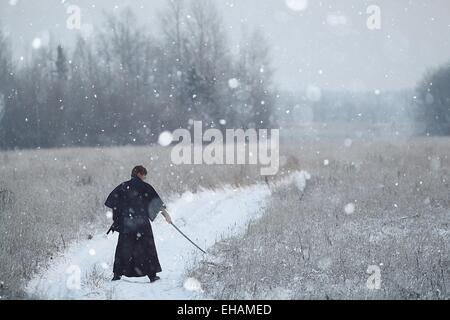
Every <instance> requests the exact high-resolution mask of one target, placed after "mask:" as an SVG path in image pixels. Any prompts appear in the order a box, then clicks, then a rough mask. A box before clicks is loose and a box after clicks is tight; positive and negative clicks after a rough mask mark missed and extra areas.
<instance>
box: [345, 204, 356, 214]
mask: <svg viewBox="0 0 450 320" xmlns="http://www.w3.org/2000/svg"><path fill="white" fill-rule="evenodd" d="M344 211H345V213H346V214H352V213H354V212H355V204H354V203H353V202H350V203H348V204H346V205H345V207H344Z"/></svg>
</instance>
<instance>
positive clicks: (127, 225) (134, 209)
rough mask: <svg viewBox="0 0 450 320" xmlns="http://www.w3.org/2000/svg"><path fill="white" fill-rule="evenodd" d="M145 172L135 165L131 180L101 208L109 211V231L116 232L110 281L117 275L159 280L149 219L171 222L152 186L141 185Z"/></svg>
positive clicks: (115, 190)
mask: <svg viewBox="0 0 450 320" xmlns="http://www.w3.org/2000/svg"><path fill="white" fill-rule="evenodd" d="M146 176H147V170H146V169H145V168H144V167H143V166H136V167H135V168H133V171H132V173H131V180H128V181H125V182H123V183H121V184H120V185H119V186H117V187H116V188H115V189H114V190H113V191H112V192H111V193H110V194H109V196H108V198H107V199H106V202H105V205H106V206H107V207H108V208H111V209H112V210H113V221H114V223H113V226H112V231H113V232H114V231H117V232H119V241H118V243H117V247H116V253H115V259H114V269H113V272H114V277H113V279H112V280H113V281H115V280H120V278H121V276H122V275H124V276H126V277H144V276H147V277H149V279H150V282H154V281H156V280H159V279H160V278H159V277H158V276H157V275H156V274H157V273H158V272H161V271H162V269H161V265H160V264H159V259H158V254H157V252H156V246H155V241H154V238H153V232H152V227H151V224H150V220H151V221H153V220H154V219H155V218H156V216H157V214H158V213H159V212H162V214H163V215H164V217H165V218H166V221H167V222H168V223H172V220H171V218H170V215H169V213H168V212H167V211H166V205H165V204H164V202H163V201H162V200H161V198H160V196H159V195H158V193H157V192H156V191H155V189H153V187H152V186H151V185H150V184H148V183H146V182H144V180H145V178H146Z"/></svg>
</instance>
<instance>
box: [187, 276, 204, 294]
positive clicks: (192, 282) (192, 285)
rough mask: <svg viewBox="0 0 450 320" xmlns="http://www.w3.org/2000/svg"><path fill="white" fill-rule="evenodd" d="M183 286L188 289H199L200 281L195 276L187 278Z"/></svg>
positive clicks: (200, 287)
mask: <svg viewBox="0 0 450 320" xmlns="http://www.w3.org/2000/svg"><path fill="white" fill-rule="evenodd" d="M183 287H184V288H185V289H186V290H188V291H201V290H202V285H201V283H200V281H198V280H197V279H195V278H187V279H186V280H185V281H184V283H183Z"/></svg>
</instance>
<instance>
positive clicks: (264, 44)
mask: <svg viewBox="0 0 450 320" xmlns="http://www.w3.org/2000/svg"><path fill="white" fill-rule="evenodd" d="M159 19H160V21H159V27H158V28H156V29H155V30H154V31H153V30H152V32H150V31H149V30H147V29H146V28H145V27H143V26H141V25H139V23H138V22H137V20H138V19H137V18H136V16H135V15H134V13H133V12H132V10H131V9H125V10H123V11H122V12H120V13H119V14H106V15H105V17H104V20H103V21H102V23H101V27H99V28H98V30H96V31H95V33H94V34H93V35H91V36H90V37H88V38H85V37H83V36H82V35H81V34H80V35H79V37H78V38H77V40H76V41H75V43H73V44H72V46H70V48H65V47H63V46H61V45H59V44H58V42H57V41H54V39H53V40H52V41H50V43H49V44H48V45H46V46H41V47H39V48H33V49H31V46H30V50H32V52H31V56H30V58H29V59H25V61H18V59H15V58H14V56H13V52H12V42H13V41H14V39H11V38H10V37H8V36H6V35H5V34H4V33H3V32H2V30H1V28H0V148H1V149H14V148H37V147H40V148H54V147H68V146H112V145H125V144H137V145H140V144H149V143H154V142H156V141H158V137H159V134H160V133H161V132H163V131H167V130H168V131H172V130H174V129H176V128H180V127H181V128H188V129H189V128H190V126H191V124H192V122H193V121H195V120H201V121H202V122H203V124H204V126H205V127H214V128H218V129H220V130H224V129H225V128H243V129H247V128H274V127H283V126H284V125H286V124H287V125H286V126H285V127H292V125H294V126H295V125H296V124H297V123H302V122H304V121H305V120H306V121H314V122H346V121H361V122H371V123H398V122H402V121H410V122H414V123H415V125H416V126H417V132H418V133H420V134H427V135H450V64H449V65H446V66H442V67H441V68H440V69H438V70H434V71H429V72H428V73H427V74H426V75H425V76H424V78H423V79H422V80H421V81H420V82H419V84H418V86H417V88H412V89H411V90H403V91H397V92H377V91H374V92H366V93H351V92H330V91H328V92H326V91H322V90H320V89H319V88H316V87H314V86H311V85H309V86H308V87H307V88H304V87H301V86H300V85H299V88H298V91H296V92H283V91H280V90H279V88H278V87H277V85H276V83H275V81H274V74H275V72H276V70H275V69H274V67H273V64H274V63H273V62H274V59H276V57H274V56H273V55H272V54H271V50H270V48H271V46H270V44H269V43H268V41H267V40H266V38H265V35H264V34H263V33H262V32H261V31H260V30H259V29H254V30H248V29H243V30H242V35H241V39H240V42H239V44H238V45H232V44H231V41H230V37H229V35H228V34H227V28H226V27H225V25H224V22H223V20H222V17H221V15H220V13H219V11H218V9H217V7H216V6H215V5H214V4H213V3H212V2H210V1H207V0H195V1H193V0H191V1H188V0H177V1H167V7H166V8H165V9H164V10H163V12H162V13H161V15H160V16H159ZM305 83H306V84H307V83H308V81H307V79H305Z"/></svg>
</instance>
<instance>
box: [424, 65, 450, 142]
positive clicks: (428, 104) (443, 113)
mask: <svg viewBox="0 0 450 320" xmlns="http://www.w3.org/2000/svg"><path fill="white" fill-rule="evenodd" d="M416 91H417V96H416V104H417V107H418V108H417V123H418V124H419V125H420V128H419V129H420V131H421V133H423V134H426V135H450V63H447V64H446V65H443V66H442V67H440V68H438V69H437V70H434V71H429V72H428V73H427V74H426V75H425V77H424V78H423V79H422V81H421V82H420V83H419V84H418V86H417V89H416Z"/></svg>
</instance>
